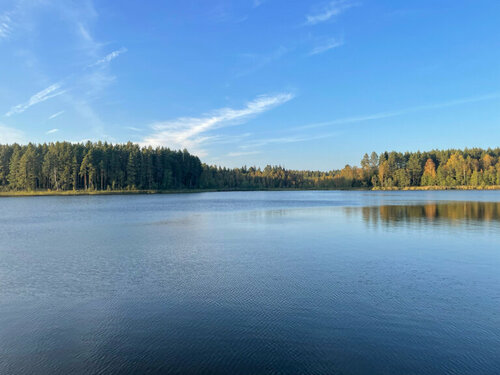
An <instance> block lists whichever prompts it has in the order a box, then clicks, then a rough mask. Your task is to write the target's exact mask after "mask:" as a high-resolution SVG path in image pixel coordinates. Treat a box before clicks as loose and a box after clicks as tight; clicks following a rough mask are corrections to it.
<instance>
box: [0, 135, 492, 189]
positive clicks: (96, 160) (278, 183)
mask: <svg viewBox="0 0 500 375" xmlns="http://www.w3.org/2000/svg"><path fill="white" fill-rule="evenodd" d="M496 185H500V148H495V149H487V150H483V149H479V148H473V149H465V150H433V151H428V152H405V153H401V152H395V151H392V152H382V153H380V154H377V153H376V152H372V153H371V155H368V154H365V155H364V156H363V158H362V160H361V163H360V166H350V165H346V166H345V167H344V168H342V169H340V170H335V169H333V170H331V171H326V172H325V171H300V170H290V169H286V168H284V167H281V166H270V165H268V166H266V167H265V168H263V169H262V168H257V167H246V166H245V167H242V168H234V169H231V168H223V167H217V166H210V165H206V164H203V163H202V162H201V161H200V159H199V158H198V157H197V156H194V155H191V154H190V153H189V152H188V151H187V150H183V151H173V150H170V149H168V148H164V147H158V148H152V147H140V146H139V145H137V144H133V143H131V142H129V143H127V144H109V143H105V142H95V143H92V142H87V143H86V144H82V143H70V142H56V143H49V144H46V143H44V144H31V143H30V144H28V145H18V144H13V145H0V191H4V192H10V191H28V192H31V191H137V190H149V191H167V190H184V189H185V190H192V189H216V190H252V189H353V188H376V189H391V188H410V187H426V186H427V187H487V186H496Z"/></svg>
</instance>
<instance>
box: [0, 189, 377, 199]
mask: <svg viewBox="0 0 500 375" xmlns="http://www.w3.org/2000/svg"><path fill="white" fill-rule="evenodd" d="M315 190H370V189H369V188H365V189H363V188H351V189H318V188H313V189H295V188H272V189H244V188H241V189H177V190H35V191H0V197H38V196H40V197H42V196H64V195H66V196H68V195H69V196H72V195H129V194H130V195H131V194H189V193H210V192H223V191H226V192H230V191H315Z"/></svg>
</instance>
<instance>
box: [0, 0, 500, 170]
mask: <svg viewBox="0 0 500 375" xmlns="http://www.w3.org/2000/svg"><path fill="white" fill-rule="evenodd" d="M499 14H500V1H498V0H476V1H470V0H453V1H451V0H450V1H448V0H419V1H395V0H392V1H389V0H360V1H356V0H337V1H289V0H240V1H227V0H226V1H223V0H212V1H201V0H197V1H194V0H183V1H163V2H160V1H143V2H139V1H125V0H123V1H119V2H116V1H98V0H94V1H91V0H78V1H70V0H30V1H28V0H2V1H1V3H0V56H1V58H0V143H13V142H19V143H27V142H51V141H58V140H67V141H72V142H80V141H86V140H93V141H96V140H103V141H108V142H113V143H116V142H119V143H122V142H127V141H129V140H130V141H133V142H138V143H140V144H143V145H153V146H157V145H163V146H167V147H170V148H174V149H177V148H184V147H186V148H187V149H188V150H190V151H191V152H193V153H195V154H198V155H199V156H200V157H201V158H202V160H203V161H205V162H207V163H210V164H220V165H225V166H230V167H234V166H241V165H257V166H265V165H266V164H280V165H284V166H285V167H287V168H297V169H299V168H300V169H302V168H307V169H322V170H330V169H333V168H339V167H343V166H344V165H345V164H346V163H350V164H357V163H359V160H360V158H361V157H362V155H363V154H364V153H365V152H371V151H373V150H375V151H377V152H380V151H384V150H399V151H407V150H408V151H414V150H419V149H420V150H427V149H432V148H450V147H455V148H463V147H496V146H500V143H499V139H500V22H499Z"/></svg>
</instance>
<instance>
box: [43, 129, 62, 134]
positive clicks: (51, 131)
mask: <svg viewBox="0 0 500 375" xmlns="http://www.w3.org/2000/svg"><path fill="white" fill-rule="evenodd" d="M58 131H59V129H50V130H48V131H47V132H46V133H45V134H53V133H57V132H58Z"/></svg>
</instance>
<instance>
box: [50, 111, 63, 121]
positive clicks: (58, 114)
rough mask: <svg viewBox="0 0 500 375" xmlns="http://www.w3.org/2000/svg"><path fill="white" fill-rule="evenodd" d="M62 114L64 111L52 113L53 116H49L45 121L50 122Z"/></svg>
mask: <svg viewBox="0 0 500 375" xmlns="http://www.w3.org/2000/svg"><path fill="white" fill-rule="evenodd" d="M63 113H64V111H59V112H56V113H54V114H53V115H50V116H49V118H48V119H47V120H52V119H54V118H56V117H58V116H61V115H62V114H63Z"/></svg>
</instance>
